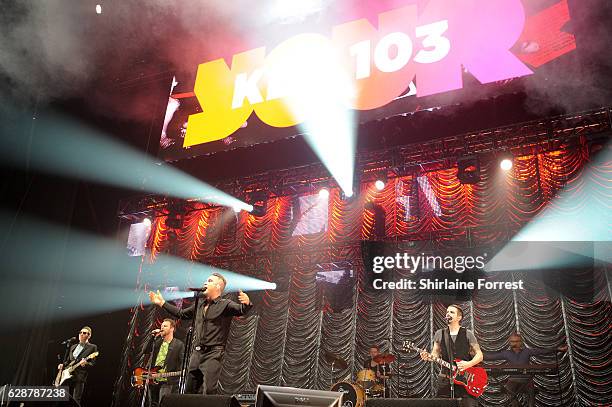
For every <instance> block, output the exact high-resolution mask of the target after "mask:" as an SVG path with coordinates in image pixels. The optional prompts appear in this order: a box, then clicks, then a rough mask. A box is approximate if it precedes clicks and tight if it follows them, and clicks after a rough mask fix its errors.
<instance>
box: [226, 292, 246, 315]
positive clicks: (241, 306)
mask: <svg viewBox="0 0 612 407" xmlns="http://www.w3.org/2000/svg"><path fill="white" fill-rule="evenodd" d="M238 301H239V302H238V303H236V302H234V301H230V302H229V303H228V304H227V308H226V309H227V310H228V311H229V313H230V315H234V316H239V315H244V314H246V313H247V312H248V311H249V310H250V309H251V308H252V307H253V304H252V303H251V299H250V298H249V296H248V295H246V294H245V293H243V292H242V290H240V292H239V293H238Z"/></svg>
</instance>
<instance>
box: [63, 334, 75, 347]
mask: <svg viewBox="0 0 612 407" xmlns="http://www.w3.org/2000/svg"><path fill="white" fill-rule="evenodd" d="M74 341H76V336H73V337H72V338H69V339H66V340H65V341H64V342H62V345H66V344H69V343H71V342H74Z"/></svg>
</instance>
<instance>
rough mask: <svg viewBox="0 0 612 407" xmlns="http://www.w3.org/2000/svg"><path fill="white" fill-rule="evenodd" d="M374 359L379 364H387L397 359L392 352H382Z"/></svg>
mask: <svg viewBox="0 0 612 407" xmlns="http://www.w3.org/2000/svg"><path fill="white" fill-rule="evenodd" d="M372 360H374V362H376V363H378V364H379V365H386V364H387V363H391V362H393V361H394V360H395V356H394V355H392V354H390V353H381V354H380V355H378V356H374V358H373V359H372Z"/></svg>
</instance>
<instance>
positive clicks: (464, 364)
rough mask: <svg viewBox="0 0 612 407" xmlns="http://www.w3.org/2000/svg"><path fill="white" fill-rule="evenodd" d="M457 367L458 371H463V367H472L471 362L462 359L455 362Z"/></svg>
mask: <svg viewBox="0 0 612 407" xmlns="http://www.w3.org/2000/svg"><path fill="white" fill-rule="evenodd" d="M457 367H458V368H459V371H460V372H463V371H464V370H465V369H468V368H470V367H472V363H470V362H466V361H465V360H462V361H459V362H457Z"/></svg>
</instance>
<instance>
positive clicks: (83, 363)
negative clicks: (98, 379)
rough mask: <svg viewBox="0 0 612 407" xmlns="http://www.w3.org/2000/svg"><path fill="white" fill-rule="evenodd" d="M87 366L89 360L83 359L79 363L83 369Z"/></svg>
mask: <svg viewBox="0 0 612 407" xmlns="http://www.w3.org/2000/svg"><path fill="white" fill-rule="evenodd" d="M86 364H87V359H85V358H83V359H81V361H80V362H79V366H81V367H83V366H85V365H86Z"/></svg>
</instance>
